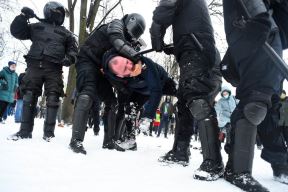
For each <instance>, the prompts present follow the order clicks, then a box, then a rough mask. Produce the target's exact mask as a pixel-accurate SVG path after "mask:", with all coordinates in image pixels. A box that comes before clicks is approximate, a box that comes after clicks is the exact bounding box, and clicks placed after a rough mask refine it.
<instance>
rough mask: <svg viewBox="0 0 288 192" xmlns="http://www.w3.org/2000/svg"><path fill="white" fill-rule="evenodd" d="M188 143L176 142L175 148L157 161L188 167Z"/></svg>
mask: <svg viewBox="0 0 288 192" xmlns="http://www.w3.org/2000/svg"><path fill="white" fill-rule="evenodd" d="M189 156H190V150H189V142H183V141H178V142H177V144H176V148H175V149H172V150H171V151H169V152H168V153H166V154H165V155H164V156H161V157H160V158H159V159H158V161H159V162H165V163H172V164H173V163H176V164H180V165H183V166H184V167H185V166H188V165H189Z"/></svg>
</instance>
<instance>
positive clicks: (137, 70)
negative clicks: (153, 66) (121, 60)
mask: <svg viewBox="0 0 288 192" xmlns="http://www.w3.org/2000/svg"><path fill="white" fill-rule="evenodd" d="M141 72H142V65H141V64H139V63H137V64H135V65H134V70H133V72H132V73H131V74H130V77H136V76H138V75H140V74H141Z"/></svg>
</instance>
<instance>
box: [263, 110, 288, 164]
mask: <svg viewBox="0 0 288 192" xmlns="http://www.w3.org/2000/svg"><path fill="white" fill-rule="evenodd" d="M278 120H279V116H278V111H277V109H276V110H275V109H274V108H273V107H272V108H271V109H270V110H268V113H267V115H266V117H265V119H264V121H263V122H262V123H261V124H260V125H259V126H258V135H259V137H260V139H261V142H262V144H263V150H262V153H261V157H262V158H263V159H264V160H265V161H267V162H269V163H271V164H286V165H287V164H288V152H287V146H286V145H285V139H284V135H283V131H282V128H281V127H279V126H278Z"/></svg>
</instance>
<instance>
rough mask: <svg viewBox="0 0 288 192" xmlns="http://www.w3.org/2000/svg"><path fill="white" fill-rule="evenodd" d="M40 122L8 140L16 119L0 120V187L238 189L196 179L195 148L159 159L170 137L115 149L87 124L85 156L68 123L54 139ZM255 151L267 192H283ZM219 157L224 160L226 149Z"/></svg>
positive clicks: (24, 190) (41, 190) (31, 190)
mask: <svg viewBox="0 0 288 192" xmlns="http://www.w3.org/2000/svg"><path fill="white" fill-rule="evenodd" d="M42 127H43V120H40V119H36V122H35V128H34V132H33V139H29V140H19V141H11V140H7V139H6V138H7V136H9V135H10V134H13V133H15V132H17V131H18V129H19V124H15V123H14V122H13V118H12V117H9V118H8V120H7V121H6V124H0V192H82V191H83V192H90V191H100V192H102V191H105V192H115V191H124V192H130V191H131V192H142V191H143V192H144V191H145V192H148V191H149V192H154V191H155V192H156V191H157V192H170V191H171V192H178V191H193V192H203V191H213V192H215V191H219V192H220V191H221V192H231V191H233V192H234V191H236V192H237V191H241V190H239V189H238V188H236V187H234V186H232V185H230V184H229V183H227V182H226V181H225V180H224V179H219V180H218V181H214V182H204V181H197V180H194V179H193V171H194V170H195V169H197V168H198V167H199V165H200V163H201V162H202V156H201V154H200V152H199V150H195V149H191V152H192V156H191V159H190V161H191V163H190V165H189V166H188V167H182V166H180V165H172V166H171V165H170V166H167V165H163V164H161V163H159V162H158V161H157V159H158V157H159V156H161V155H163V154H164V153H165V152H167V151H168V150H169V149H170V148H171V146H172V143H173V137H172V136H170V137H169V139H164V138H156V137H145V136H139V137H138V138H137V140H138V151H128V152H117V151H109V150H103V149H102V148H101V147H102V139H103V132H101V134H100V136H94V135H93V131H92V130H91V129H89V130H88V132H87V133H86V137H85V141H84V147H85V148H86V150H87V155H86V156H85V155H81V154H75V153H73V152H72V151H71V150H69V149H68V144H69V140H70V137H71V127H64V128H59V127H57V128H56V131H55V134H56V138H54V139H53V140H52V141H51V142H50V143H47V142H45V141H44V140H43V139H42V134H43V131H42V129H43V128H42ZM102 130H103V129H102ZM102 130H101V131H102ZM192 145H199V143H195V142H194V143H192ZM255 151H256V154H255V161H254V172H253V174H254V176H255V178H256V179H258V180H259V181H260V182H261V183H262V184H263V185H265V186H266V187H267V188H268V189H269V190H270V191H271V192H287V191H288V186H287V185H284V184H280V183H278V182H276V181H274V180H273V177H272V170H271V168H270V166H269V164H267V163H266V162H264V161H263V160H262V159H261V158H260V151H259V150H257V149H256V150H255ZM223 157H224V162H226V160H227V155H226V154H225V153H223Z"/></svg>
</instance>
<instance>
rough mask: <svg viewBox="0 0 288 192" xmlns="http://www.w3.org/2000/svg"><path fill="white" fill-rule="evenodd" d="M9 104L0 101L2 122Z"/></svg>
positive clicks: (0, 118)
mask: <svg viewBox="0 0 288 192" xmlns="http://www.w3.org/2000/svg"><path fill="white" fill-rule="evenodd" d="M8 104H9V103H8V102H6V101H0V121H2V117H3V114H4V113H5V111H6V109H7V107H8Z"/></svg>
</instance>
